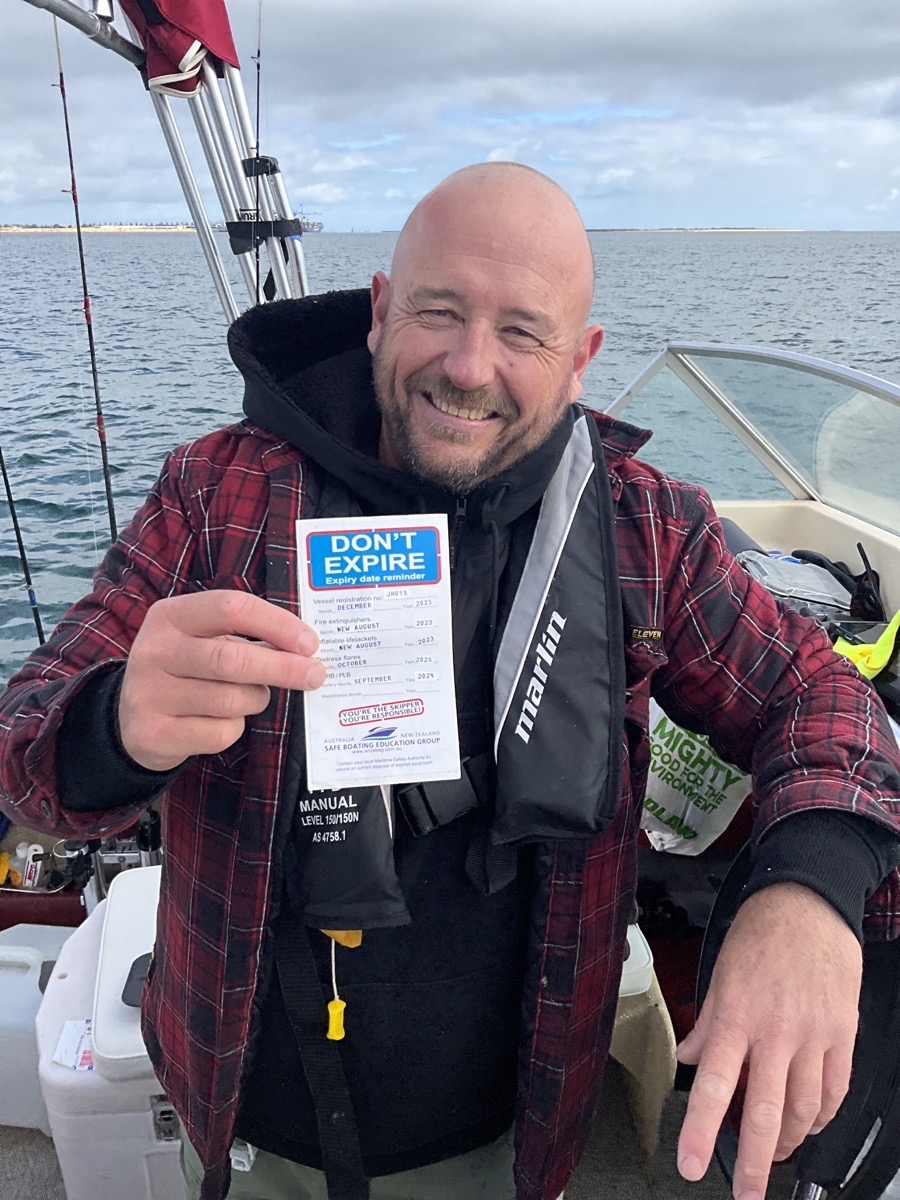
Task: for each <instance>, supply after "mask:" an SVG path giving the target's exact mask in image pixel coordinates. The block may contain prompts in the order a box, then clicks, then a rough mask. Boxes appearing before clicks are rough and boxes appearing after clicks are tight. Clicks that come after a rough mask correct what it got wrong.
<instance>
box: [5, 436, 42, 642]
mask: <svg viewBox="0 0 900 1200" xmlns="http://www.w3.org/2000/svg"><path fill="white" fill-rule="evenodd" d="M0 473H2V475H3V487H4V489H5V491H6V502H7V504H8V505H9V515H10V516H11V517H12V524H13V533H15V535H16V545H17V546H18V547H19V563H20V565H21V567H22V574H23V575H24V576H25V587H26V588H27V589H28V603H29V604H30V605H31V615H32V616H33V617H34V627H35V629H36V630H37V636H38V642H39V643H40V644H41V645H42V646H43V644H44V627H43V625H42V624H41V614H40V612H38V604H37V597H36V596H35V594H34V587H33V586H32V583H31V572H30V571H29V569H28V556H27V554H26V553H25V543H24V542H23V541H22V530H21V529H20V527H19V518H18V516H17V514H16V502H15V500H14V499H13V494H12V488H11V487H10V483H9V475H7V473H6V462H5V461H4V458H3V447H2V446H0Z"/></svg>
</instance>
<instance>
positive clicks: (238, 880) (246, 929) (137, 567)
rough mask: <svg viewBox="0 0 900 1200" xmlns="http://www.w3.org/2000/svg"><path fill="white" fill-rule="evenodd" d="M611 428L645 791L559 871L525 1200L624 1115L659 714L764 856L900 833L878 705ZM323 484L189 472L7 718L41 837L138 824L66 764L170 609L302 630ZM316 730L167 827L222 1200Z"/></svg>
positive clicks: (173, 894)
mask: <svg viewBox="0 0 900 1200" xmlns="http://www.w3.org/2000/svg"><path fill="white" fill-rule="evenodd" d="M594 416H595V419H596V420H597V422H598V424H599V425H600V429H601V433H602V436H603V439H604V445H605V453H606V463H607V468H608V471H609V475H610V479H611V483H612V489H613V499H614V502H615V505H616V513H617V516H616V531H617V547H618V560H619V561H618V569H619V575H620V579H621V592H622V603H623V607H624V614H625V632H626V657H627V664H626V665H627V719H626V729H625V738H624V745H623V753H624V756H625V771H624V784H623V794H622V798H621V804H620V806H619V808H618V811H617V814H616V816H615V819H614V820H613V822H612V824H611V825H610V827H609V828H608V829H607V830H606V832H605V833H604V834H603V835H602V836H599V837H596V838H593V839H591V840H585V841H567V842H563V843H548V844H544V845H541V846H539V847H538V848H537V854H536V856H535V862H536V868H535V882H534V892H533V900H532V911H531V938H530V952H529V959H528V965H527V973H526V979H525V988H524V1022H523V1033H522V1045H521V1054H520V1080H519V1101H518V1113H517V1122H516V1126H517V1127H516V1149H517V1162H516V1180H517V1196H518V1197H519V1200H555V1198H556V1197H557V1196H558V1195H559V1193H560V1192H561V1191H562V1189H563V1187H564V1186H565V1184H566V1181H567V1180H568V1178H569V1175H570V1174H571V1172H572V1170H573V1169H574V1167H575V1165H576V1163H577V1162H578V1159H579V1157H580V1154H581V1151H582V1149H583V1146H584V1142H585V1139H586V1136H587V1133H588V1129H589V1125H590V1121H591V1118H592V1115H593V1110H594V1108H595V1105H596V1102H597V1099H598V1095H599V1089H600V1082H601V1078H602V1074H603V1067H604V1063H605V1060H606V1057H607V1052H608V1047H609V1041H610V1036H611V1031H612V1024H613V1019H614V1013H615V1008H616V1000H617V991H618V980H619V974H620V968H621V961H622V951H623V944H624V940H625V932H626V923H627V919H628V916H629V913H630V910H631V903H632V897H633V892H634V885H635V872H636V865H635V864H636V834H637V829H638V822H639V813H640V805H641V799H642V795H643V789H644V784H645V780H646V772H647V764H648V760H649V745H648V734H647V724H648V701H649V697H650V694H651V691H652V693H653V694H654V695H655V696H656V698H657V699H658V700H659V701H660V703H661V704H662V705H663V706H664V708H666V710H667V711H668V712H669V714H670V715H671V716H672V717H673V719H675V720H678V721H681V722H682V723H684V724H688V725H690V726H691V727H692V728H694V729H695V730H703V731H705V732H707V733H709V734H710V736H711V737H712V739H713V742H714V743H715V745H716V746H717V748H718V749H720V751H723V752H724V753H725V754H726V756H727V757H729V758H731V759H732V760H734V761H736V762H737V763H738V764H740V765H741V766H743V767H744V768H751V767H752V769H753V771H754V774H755V797H756V801H757V818H756V820H757V832H761V831H763V830H765V829H766V828H768V827H770V826H771V825H772V824H773V823H774V822H776V821H779V820H781V819H782V818H783V817H785V816H788V815H790V814H791V813H792V812H795V811H798V810H800V809H804V808H809V807H823V808H834V809H839V810H843V811H851V810H852V811H854V812H858V813H863V814H866V815H867V816H870V817H871V818H873V819H874V820H876V821H879V822H881V823H882V824H885V825H890V826H897V825H898V824H900V778H898V770H900V764H898V759H897V753H896V747H895V745H894V743H893V739H892V738H891V736H890V729H889V727H888V726H887V725H886V721H885V717H884V713H883V711H882V710H880V707H879V705H878V704H877V703H874V702H873V693H872V692H871V691H870V689H869V688H868V686H867V685H866V684H864V683H862V682H861V680H860V678H859V677H858V675H857V674H856V671H855V669H854V668H852V667H851V666H849V665H848V664H847V663H846V661H844V660H843V659H840V658H838V657H837V656H836V655H835V654H833V653H832V651H831V648H830V646H829V643H828V640H827V638H826V637H825V635H824V634H820V633H818V632H815V631H812V630H811V627H810V625H809V623H808V622H806V621H805V620H804V619H803V618H800V617H798V616H797V615H796V614H794V613H792V612H789V611H781V610H779V609H778V608H777V607H776V605H775V604H774V603H773V601H772V600H771V598H770V597H769V595H768V593H767V592H765V591H764V590H763V589H762V588H761V587H759V586H757V585H756V584H755V583H753V582H752V581H751V580H750V579H749V578H748V577H747V575H746V574H745V572H744V571H743V570H742V569H741V568H740V567H739V566H737V565H736V564H735V563H734V560H733V559H732V558H731V557H730V556H729V555H728V554H727V553H726V552H725V550H724V547H723V541H722V534H721V530H720V528H719V526H718V523H717V521H716V519H715V516H714V514H713V512H712V510H711V507H710V504H709V501H708V499H707V498H706V496H705V495H704V494H703V493H702V492H701V491H699V490H698V489H696V488H693V487H689V486H686V485H684V484H680V483H676V482H674V481H672V480H670V479H668V478H666V477H665V476H663V475H661V474H660V473H659V472H658V471H656V470H654V469H653V468H651V467H649V466H647V465H645V464H643V463H641V462H640V461H639V460H637V459H634V458H632V457H631V455H632V454H633V453H634V451H635V449H636V448H637V447H638V446H639V445H640V443H641V441H642V438H641V437H640V436H639V435H638V434H637V431H635V430H633V429H632V428H631V427H628V426H624V425H622V424H619V423H617V422H614V421H611V420H610V419H608V418H606V417H603V416H599V415H596V414H594ZM304 482H305V468H304V457H303V455H302V454H301V453H300V452H299V451H297V450H296V449H295V448H293V447H291V446H290V445H288V444H286V443H284V442H282V441H279V440H277V439H276V438H274V437H273V436H272V435H270V434H268V433H266V432H265V431H264V430H261V429H259V428H257V427H255V426H253V425H251V424H249V423H247V422H244V423H242V424H240V425H236V426H233V427H231V428H229V429H227V430H223V431H220V432H218V433H215V434H211V435H210V436H208V437H204V438H201V439H200V440H199V441H196V442H194V443H193V444H191V445H189V446H186V447H182V448H180V449H179V450H177V451H175V452H174V453H173V454H172V455H171V456H170V457H169V459H168V460H167V462H166V465H165V467H164V469H163V472H162V474H161V476H160V479H159V481H158V483H157V485H156V486H155V487H154V489H153V491H152V492H151V493H150V495H149V497H148V499H147V501H146V503H145V504H144V505H143V507H142V508H141V509H140V510H139V511H138V513H137V515H136V516H135V518H134V520H133V521H132V523H131V524H130V526H129V527H128V529H127V530H126V531H125V532H124V533H123V535H122V537H121V538H120V540H119V542H118V544H117V546H116V547H114V548H113V550H112V551H111V552H110V553H109V555H108V556H107V558H106V560H105V562H104V563H103V564H102V565H101V567H100V568H99V570H98V572H97V575H96V577H95V582H94V590H93V592H92V594H91V595H90V596H89V597H87V598H86V599H84V600H82V601H81V602H79V603H78V604H76V605H75V607H74V608H73V609H72V610H71V611H70V613H69V614H68V615H67V616H66V618H65V619H64V620H63V622H62V624H61V625H60V627H59V629H58V630H57V631H56V632H55V634H54V636H53V637H52V639H51V640H50V641H49V642H48V643H47V644H46V645H45V646H44V647H43V648H41V649H40V650H38V651H36V652H35V653H34V655H33V656H32V657H31V658H30V659H29V661H28V662H27V663H26V665H25V666H24V668H23V669H22V670H21V671H20V672H19V673H18V675H17V676H16V677H15V678H14V679H13V680H12V681H11V683H10V688H9V690H8V692H7V693H6V695H5V697H4V698H3V700H2V704H0V794H2V796H3V797H4V800H5V807H6V810H7V811H8V812H9V813H10V814H11V815H13V816H14V817H15V819H16V820H17V821H19V822H21V823H23V824H26V825H30V826H34V827H40V828H42V829H44V830H47V831H50V832H53V833H55V834H58V835H59V836H70V837H80V836H94V835H98V834H101V833H107V832H110V831H112V830H116V829H124V828H126V827H127V826H129V825H130V824H131V823H132V822H133V821H134V819H135V817H136V816H137V815H138V814H137V811H136V808H134V807H132V808H128V807H122V808H120V809H116V810H114V811H113V812H104V813H100V814H86V813H82V814H76V813H72V812H67V811H65V810H64V809H63V808H61V806H60V804H59V800H58V797H57V789H56V772H55V745H56V735H57V731H58V729H59V726H60V722H61V721H62V719H63V716H64V714H65V711H66V705H67V703H68V702H69V700H70V699H71V697H72V696H73V695H74V694H75V693H76V692H77V690H78V689H79V688H81V687H82V686H83V685H84V683H85V681H86V680H87V679H88V678H90V677H92V676H93V674H94V673H95V672H98V671H104V670H109V669H110V667H111V666H112V665H114V664H116V663H119V662H121V660H122V658H123V657H124V656H125V655H126V654H127V653H128V648H129V645H130V644H131V641H132V639H133V638H134V635H135V633H136V631H137V629H138V627H139V625H140V623H141V621H142V619H143V616H144V614H145V612H146V610H147V608H148V606H149V605H150V604H152V603H153V602H154V601H155V600H157V599H159V598H161V597H166V596H172V595H175V594H180V593H184V592H190V591H193V590H199V589H203V588H223V587H225V588H240V589H246V590H252V591H254V592H257V593H260V594H264V595H267V596H268V598H269V599H270V600H272V601H273V602H275V603H279V604H284V605H288V606H290V607H291V608H292V609H294V611H296V610H297V595H296V582H295V581H296V553H295V546H294V520H295V519H296V518H297V516H298V515H300V514H301V512H302V508H303V497H304ZM647 630H659V631H660V637H658V638H656V637H652V636H651V637H647V636H646V631H647ZM642 632H643V633H644V636H641V634H642ZM291 710H292V697H291V696H290V695H289V694H285V693H276V694H275V695H274V697H273V702H272V703H271V704H270V706H269V708H268V709H267V710H266V712H265V713H263V714H262V715H261V716H260V717H258V718H256V719H253V720H252V721H251V722H250V723H249V726H248V729H247V731H246V733H245V735H244V736H243V737H242V738H241V739H240V741H239V742H237V743H236V744H235V745H234V746H232V747H231V748H230V749H229V750H228V751H226V752H225V753H224V754H221V755H216V756H211V757H206V758H198V759H195V760H191V761H190V762H189V763H188V764H187V765H186V766H185V768H184V769H183V771H182V772H181V774H180V775H179V776H178V777H177V779H176V780H175V782H174V783H173V784H172V785H171V787H170V789H169V792H168V795H167V798H166V802H165V804H164V805H163V822H164V839H165V866H164V873H163V885H162V895H161V899H160V907H159V916H158V937H157V954H156V958H155V961H154V967H153V972H152V976H151V978H150V980H149V983H148V987H147V991H146V995H145V1006H144V1030H145V1037H146V1040H147V1043H148V1048H149V1050H150V1053H151V1057H152V1058H153V1060H154V1064H155V1066H156V1068H157V1071H158V1074H159V1077H160V1080H161V1082H162V1084H163V1087H164V1088H165V1090H166V1092H167V1093H168V1095H169V1096H170V1098H171V1100H172V1102H173V1103H174V1105H175V1108H176V1109H177V1111H178V1113H179V1115H180V1117H181V1118H182V1120H183V1122H184V1124H185V1126H186V1128H187V1131H188V1134H189V1136H190V1138H191V1140H192V1142H193V1144H194V1145H195V1146H196V1148H197V1149H198V1151H199V1153H200V1155H201V1158H202V1159H203V1160H204V1162H205V1163H206V1165H207V1172H208V1173H207V1178H206V1181H205V1184H204V1191H203V1196H204V1198H205V1200H214V1198H218V1197H221V1196H222V1195H223V1193H224V1189H225V1187H226V1186H227V1178H228V1150H229V1145H230V1142H231V1137H232V1130H233V1124H234V1118H235V1107H236V1103H237V1098H238V1092H239V1087H240V1081H241V1075H242V1071H243V1070H244V1068H245V1066H246V1063H245V1056H246V1051H247V1047H248V1042H250V1041H251V1030H252V1026H253V1020H254V1004H253V1001H254V992H255V988H256V983H257V977H258V972H259V967H260V962H261V960H262V958H263V957H264V955H265V953H266V951H267V948H268V939H267V936H266V929H267V918H268V914H269V911H270V905H271V902H272V896H271V878H272V869H271V868H272V853H271V850H272V839H273V825H274V814H275V810H276V806H277V803H278V796H279V791H280V781H281V779H282V773H283V764H284V756H285V753H286V748H287V734H288V727H289V721H290V718H291ZM898 922H900V885H898V876H897V872H894V874H893V875H892V876H891V877H890V878H889V879H888V881H887V882H886V883H885V884H884V885H883V886H882V888H881V889H880V891H879V892H878V893H877V894H876V896H875V897H874V898H873V900H872V902H871V905H870V914H869V917H868V929H869V933H870V935H871V936H880V937H890V936H893V935H895V934H896V933H897V932H898V928H900V926H898Z"/></svg>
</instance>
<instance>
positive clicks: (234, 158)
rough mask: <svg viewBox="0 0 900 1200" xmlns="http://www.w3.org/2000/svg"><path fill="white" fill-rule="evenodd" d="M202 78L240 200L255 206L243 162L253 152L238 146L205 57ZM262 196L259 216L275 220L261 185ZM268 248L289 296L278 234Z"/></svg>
mask: <svg viewBox="0 0 900 1200" xmlns="http://www.w3.org/2000/svg"><path fill="white" fill-rule="evenodd" d="M202 71H203V80H204V82H205V84H206V86H207V94H208V96H209V103H210V109H211V112H212V115H213V121H214V123H215V126H216V129H217V132H218V134H219V137H220V139H221V143H222V149H223V151H224V153H225V157H226V161H228V160H230V163H229V166H230V171H231V177H232V180H233V182H234V185H235V191H236V192H237V195H238V200H239V203H240V206H241V208H246V209H250V210H255V208H256V204H255V201H254V197H253V193H252V192H251V190H250V182H249V180H248V179H247V176H246V175H245V174H244V166H243V162H242V159H244V158H250V157H251V154H250V152H249V149H248V153H246V154H243V155H242V154H241V153H240V151H239V149H238V144H237V141H236V140H235V136H234V130H233V129H232V127H231V122H230V121H229V120H228V113H227V111H226V109H225V102H224V101H223V99H222V93H221V92H220V91H219V81H218V78H217V77H216V73H215V71H214V70H213V69H212V67H211V66H210V65H209V63H208V62H207V60H206V59H204V60H203V67H202ZM259 196H260V216H261V217H263V219H265V220H267V221H271V220H272V209H271V206H270V205H269V197H268V195H267V193H266V191H265V189H263V188H260V189H259ZM266 249H267V250H268V252H269V266H270V267H271V268H272V276H273V278H274V280H275V286H276V289H277V291H278V292H279V294H280V295H281V296H282V297H284V298H285V299H287V298H288V297H290V296H291V285H290V283H289V281H288V275H287V271H286V270H285V266H284V257H283V255H282V253H281V242H280V241H279V239H278V238H274V237H273V238H267V239H266Z"/></svg>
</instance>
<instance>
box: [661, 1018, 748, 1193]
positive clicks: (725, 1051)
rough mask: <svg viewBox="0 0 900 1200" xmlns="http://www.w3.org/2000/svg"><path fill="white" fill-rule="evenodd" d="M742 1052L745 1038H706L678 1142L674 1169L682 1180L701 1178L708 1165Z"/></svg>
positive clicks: (736, 1078) (734, 1081)
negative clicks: (707, 1040) (676, 1169)
mask: <svg viewBox="0 0 900 1200" xmlns="http://www.w3.org/2000/svg"><path fill="white" fill-rule="evenodd" d="M746 1053H747V1040H746V1038H745V1037H743V1036H740V1035H737V1034H735V1033H732V1034H731V1035H729V1036H725V1035H720V1036H719V1037H717V1038H715V1039H710V1041H709V1042H708V1043H707V1045H706V1047H705V1048H704V1050H703V1053H702V1055H701V1056H700V1065H699V1066H698V1067H697V1074H696V1076H695V1077H694V1082H693V1084H692V1086H691V1094H690V1097H689V1099H688V1106H687V1112H686V1114H685V1118H684V1123H683V1124H682V1127H681V1136H680V1137H679V1139H678V1170H679V1171H680V1173H681V1174H682V1176H683V1177H684V1178H685V1179H689V1180H691V1181H696V1180H698V1179H701V1178H702V1177H703V1175H704V1174H705V1172H706V1168H707V1167H708V1166H709V1160H710V1159H711V1158H712V1153H713V1149H714V1148H715V1144H716V1134H717V1133H718V1132H719V1126H720V1125H721V1124H722V1121H723V1119H724V1117H725V1114H726V1112H727V1111H728V1105H729V1104H730V1103H731V1097H732V1096H733V1095H734V1089H735V1088H736V1087H737V1082H738V1079H739V1078H740V1074H741V1066H742V1065H743V1062H744V1056H745V1055H746Z"/></svg>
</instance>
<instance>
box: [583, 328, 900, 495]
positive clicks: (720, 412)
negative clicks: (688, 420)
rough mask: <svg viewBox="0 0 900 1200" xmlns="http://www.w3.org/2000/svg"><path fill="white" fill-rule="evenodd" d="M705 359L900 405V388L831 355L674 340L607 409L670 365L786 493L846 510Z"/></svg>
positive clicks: (616, 407) (617, 407) (612, 410)
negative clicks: (800, 377) (808, 378)
mask: <svg viewBox="0 0 900 1200" xmlns="http://www.w3.org/2000/svg"><path fill="white" fill-rule="evenodd" d="M704 359H719V360H721V359H732V360H736V361H740V362H746V363H757V364H760V365H762V366H767V367H778V368H781V369H787V370H793V371H798V372H801V373H805V374H807V375H813V376H817V377H819V378H821V379H824V380H827V381H829V382H831V383H835V384H838V385H842V386H844V387H847V388H850V389H852V391H853V393H863V394H865V395H870V396H874V397H876V398H878V399H879V400H883V401H886V402H887V403H888V404H891V405H894V406H896V407H897V408H900V386H898V385H897V384H894V383H891V382H889V381H888V380H886V379H880V378H879V377H878V376H876V375H871V374H869V373H867V372H865V371H859V370H856V368H854V367H845V366H842V365H840V364H839V363H834V362H829V361H828V360H827V359H822V358H815V357H813V356H811V355H807V354H800V353H798V352H796V351H793V350H780V349H775V348H774V347H764V346H749V345H741V344H734V343H716V342H681V341H678V342H669V343H668V344H667V345H666V346H665V347H664V348H663V349H662V350H661V351H660V352H659V353H658V354H657V355H656V356H655V357H654V358H653V359H652V360H651V361H650V362H649V363H648V364H647V366H646V367H644V369H643V370H642V371H641V372H640V373H639V374H638V375H637V376H636V377H635V378H634V379H633V380H632V381H631V383H629V384H628V385H627V387H625V388H624V389H623V390H622V391H621V392H620V393H619V395H618V396H617V397H616V398H615V399H614V400H613V401H612V402H611V403H610V404H609V405H608V406H607V407H606V408H605V410H604V411H605V412H606V413H607V414H608V415H609V416H613V417H616V416H619V415H620V414H621V413H622V411H623V409H625V408H626V406H627V405H628V404H629V403H630V402H631V401H632V400H633V399H634V398H635V397H636V396H637V395H638V394H639V393H640V392H642V391H643V390H644V389H645V388H646V387H647V386H648V385H649V384H650V383H651V382H652V380H653V379H654V378H655V377H656V376H657V375H658V374H659V373H660V372H661V371H663V370H664V369H665V368H668V369H669V370H670V371H671V372H672V374H673V375H674V376H676V378H678V379H679V380H680V381H681V382H682V383H683V384H684V385H685V386H686V387H687V388H688V389H689V390H690V391H691V392H692V393H693V395H694V396H696V397H697V399H699V400H700V401H701V402H702V403H703V404H704V405H706V407H707V408H708V409H709V410H710V412H711V413H712V414H713V415H714V416H715V417H716V418H717V419H718V420H719V421H720V422H721V423H722V424H723V425H725V427H726V428H727V429H728V430H729V431H730V432H731V433H732V434H733V435H734V436H735V437H736V438H737V439H738V441H740V442H741V444H742V445H743V446H745V447H746V448H747V450H749V451H750V453H751V454H752V455H753V456H754V457H755V458H756V459H757V460H758V461H759V462H760V463H761V464H762V465H763V466H764V467H765V468H766V469H767V470H768V471H769V473H770V474H771V475H773V476H774V477H775V478H776V479H777V480H778V481H779V482H780V483H781V484H782V485H783V487H785V488H786V489H787V491H788V492H789V493H790V495H792V496H793V497H795V498H796V499H800V500H818V501H821V502H822V503H826V504H830V505H832V506H833V507H836V508H842V507H843V506H842V505H841V504H840V503H836V502H835V500H834V499H833V498H829V497H827V496H823V495H822V493H821V491H820V489H819V487H818V486H817V484H816V482H815V480H814V479H813V478H812V476H811V475H810V474H809V473H808V472H807V471H806V470H804V469H802V468H801V467H800V466H798V464H796V463H795V462H792V461H791V460H790V459H789V457H788V456H786V455H785V454H783V453H782V452H781V451H780V450H779V449H778V447H777V446H775V445H773V444H772V442H771V440H770V439H769V437H768V436H767V434H766V432H765V431H764V430H762V429H761V428H760V427H759V425H758V424H757V423H756V421H755V420H754V418H753V417H752V416H749V415H748V414H747V413H746V412H745V411H744V410H743V409H742V407H741V405H740V402H739V401H738V400H736V399H734V398H733V397H732V396H730V395H728V394H727V392H726V391H725V390H723V388H722V387H721V386H720V385H719V384H718V383H717V382H715V381H714V380H713V379H712V378H710V377H709V376H707V375H706V374H705V373H704V372H703V370H702V362H703V360H704Z"/></svg>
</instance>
